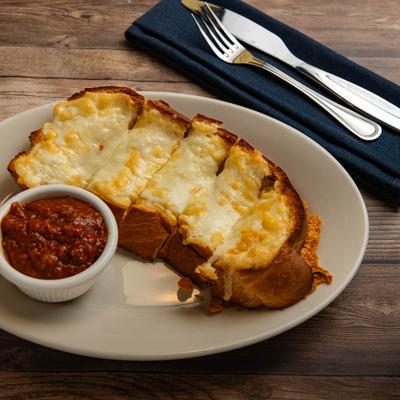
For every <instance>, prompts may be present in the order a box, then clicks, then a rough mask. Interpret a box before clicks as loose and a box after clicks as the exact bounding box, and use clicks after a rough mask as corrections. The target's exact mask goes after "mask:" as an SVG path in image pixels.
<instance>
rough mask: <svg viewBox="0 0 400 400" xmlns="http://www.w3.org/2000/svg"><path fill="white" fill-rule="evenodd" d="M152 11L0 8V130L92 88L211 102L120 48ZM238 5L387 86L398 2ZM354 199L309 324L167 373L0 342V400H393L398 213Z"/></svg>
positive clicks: (398, 351) (307, 0)
mask: <svg viewBox="0 0 400 400" xmlns="http://www.w3.org/2000/svg"><path fill="white" fill-rule="evenodd" d="M156 3H157V1H155V0H126V1H122V0H112V1H101V0H97V1H95V0H71V1H65V0H53V1H52V0H36V1H30V2H28V1H22V0H18V1H17V0H0V119H4V118H6V117H9V116H11V115H13V114H16V113H18V112H21V111H24V110H26V109H29V108H32V107H35V106H38V105H41V104H45V103H48V102H49V101H54V100H55V99H60V98H64V97H66V96H69V95H70V94H71V93H73V92H75V91H77V90H80V89H82V88H83V87H87V86H98V85H104V84H106V85H109V84H116V85H127V86H132V87H135V88H136V89H138V90H164V91H176V92H184V93H193V94H199V95H203V96H209V97H213V96H212V94H211V93H209V92H207V91H206V90H205V89H203V88H201V87H199V86H198V85H196V84H194V83H193V82H190V81H189V80H188V79H187V78H186V77H185V76H183V75H181V74H180V73H178V72H176V71H173V70H171V69H169V68H168V67H166V66H165V65H163V64H161V63H160V62H158V60H157V59H156V58H154V57H153V56H151V55H150V54H148V53H146V52H143V51H141V50H139V49H138V48H135V47H134V46H132V45H128V44H127V43H126V41H125V40H124V36H123V32H124V30H125V29H126V28H127V27H128V26H129V25H130V23H131V22H132V21H133V20H134V19H136V18H138V17H139V16H140V15H142V14H143V13H145V12H146V11H147V10H149V9H150V7H152V6H153V5H155V4H156ZM248 3H250V4H252V5H254V6H255V7H257V8H259V9H261V10H263V11H264V12H266V13H268V14H270V15H271V16H273V17H275V18H277V19H280V20H281V21H283V22H285V23H287V24H289V25H291V26H293V27H295V28H297V29H299V30H301V31H303V32H305V33H306V34H308V35H310V36H311V37H313V38H314V39H316V40H318V41H321V42H322V43H324V44H326V45H327V46H329V47H331V48H332V49H334V50H336V51H339V52H341V53H343V54H344V55H346V56H348V57H349V58H351V59H352V60H354V61H356V62H358V63H360V64H362V65H364V66H366V67H368V68H370V69H372V70H373V71H375V72H377V73H379V74H381V75H383V76H385V77H386V78H388V79H391V80H393V81H394V82H396V83H398V84H399V83H400V22H399V21H400V2H399V1H398V0H380V1H372V0H349V1H347V2H343V1H339V0H332V1H329V2H328V1H325V0H248ZM0 146H1V145H0ZM363 196H364V199H365V202H366V205H367V208H368V213H369V218H370V239H369V244H368V249H367V252H366V255H365V258H364V260H363V264H362V266H361V268H360V271H359V273H358V274H357V275H356V277H355V278H354V280H353V281H352V282H351V283H350V285H349V286H348V288H347V289H346V290H345V291H344V292H343V293H342V295H340V296H339V298H337V299H336V300H335V301H334V302H333V303H332V304H331V305H330V306H329V307H327V308H326V309H325V310H323V311H322V312H321V313H319V314H318V315H316V316H315V317H313V318H312V319H311V320H308V321H306V322H305V323H303V324H302V325H300V326H298V327H296V328H294V329H292V330H290V331H288V332H285V333H284V334H281V335H279V336H277V337H274V338H272V339H270V340H267V341H264V342H261V343H258V344H256V345H253V346H249V347H246V348H243V349H240V350H236V351H231V352H228V353H222V354H218V355H213V356H208V357H202V358H198V359H191V360H179V361H172V362H127V361H110V360H100V359H94V358H88V357H81V356H77V355H72V354H67V353H62V352H59V351H56V350H51V349H47V348H44V347H41V346H38V345H35V344H32V343H29V342H26V341H24V340H21V339H19V338H17V337H15V336H13V335H11V334H8V333H6V332H4V331H0V399H42V398H43V399H67V400H69V399H109V398H110V399H131V398H140V399H201V400H203V399H223V400H227V399H232V400H236V399H254V400H259V399H274V400H275V399H288V400H289V399H290V400H292V399H307V400H314V399H335V400H336V399H354V400H358V399H360V400H368V399H399V398H400V291H399V289H400V212H399V210H398V209H395V208H392V207H390V206H389V205H387V204H385V203H384V202H382V201H381V200H379V199H377V198H376V197H375V196H373V195H371V194H370V193H368V192H365V191H363Z"/></svg>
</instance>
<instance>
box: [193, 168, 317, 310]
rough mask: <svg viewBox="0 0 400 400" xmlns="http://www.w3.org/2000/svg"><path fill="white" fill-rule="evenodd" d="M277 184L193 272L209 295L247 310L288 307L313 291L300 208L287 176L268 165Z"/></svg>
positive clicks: (301, 204)
mask: <svg viewBox="0 0 400 400" xmlns="http://www.w3.org/2000/svg"><path fill="white" fill-rule="evenodd" d="M269 164H270V166H271V169H273V171H274V175H275V182H274V184H273V185H272V186H270V187H269V188H267V189H266V190H264V191H263V192H262V194H261V196H260V199H259V200H258V201H257V202H256V203H255V204H254V205H253V206H251V207H250V208H249V209H248V210H247V212H246V213H245V214H244V215H243V217H242V218H240V219H239V220H238V221H237V222H236V223H235V225H234V226H233V227H232V230H231V231H230V233H229V235H228V236H227V237H226V239H225V241H224V242H223V243H222V244H221V245H220V246H218V247H217V249H216V251H215V253H214V254H213V256H212V257H211V258H210V259H209V260H208V261H207V262H206V263H204V264H202V265H201V266H199V267H198V268H197V273H199V274H200V275H201V276H202V277H203V279H205V280H208V281H209V282H213V283H214V286H213V289H212V292H213V295H214V296H215V297H218V298H222V299H224V300H225V301H231V302H233V303H236V304H239V305H241V306H244V307H248V308H255V307H261V306H266V307H269V308H282V307H287V306H289V305H291V304H294V303H295V302H297V301H299V300H300V299H302V298H304V297H305V296H306V295H307V294H308V293H309V292H310V290H311V287H312V282H313V275H312V269H311V268H310V267H309V266H308V265H307V263H306V262H305V261H304V260H303V258H302V257H301V255H300V253H299V252H300V249H301V246H302V245H303V242H304V239H305V235H306V231H307V216H306V211H305V208H304V205H303V203H302V202H301V200H300V198H299V196H298V194H297V192H296V191H295V190H294V188H293V186H292V185H291V184H290V182H289V180H288V178H287V177H286V175H285V174H284V173H283V171H281V170H280V169H279V168H278V167H276V166H274V165H273V164H272V163H271V162H269Z"/></svg>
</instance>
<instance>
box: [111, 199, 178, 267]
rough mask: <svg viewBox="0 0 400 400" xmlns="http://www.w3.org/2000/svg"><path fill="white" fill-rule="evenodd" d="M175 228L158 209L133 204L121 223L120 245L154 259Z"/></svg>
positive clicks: (146, 257)
mask: <svg viewBox="0 0 400 400" xmlns="http://www.w3.org/2000/svg"><path fill="white" fill-rule="evenodd" d="M173 228H174V227H173V226H171V225H170V223H168V222H167V220H166V219H165V218H163V217H162V215H161V213H160V212H159V211H158V210H156V209H146V208H145V207H143V206H132V207H131V208H130V209H129V210H128V211H127V212H126V213H125V215H124V218H123V220H122V221H121V223H120V225H119V240H118V245H119V247H121V248H123V249H124V250H127V251H130V252H132V253H135V254H136V255H138V256H140V257H142V258H144V259H146V260H154V259H155V258H156V257H157V254H158V252H159V250H160V249H161V247H162V246H163V244H164V243H165V241H166V240H167V239H168V237H169V236H170V234H171V232H172V230H173Z"/></svg>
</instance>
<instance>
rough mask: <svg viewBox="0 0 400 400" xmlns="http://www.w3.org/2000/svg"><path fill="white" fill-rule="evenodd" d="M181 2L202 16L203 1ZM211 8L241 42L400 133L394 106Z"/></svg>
mask: <svg viewBox="0 0 400 400" xmlns="http://www.w3.org/2000/svg"><path fill="white" fill-rule="evenodd" d="M181 3H182V4H183V5H184V6H185V7H186V8H188V9H189V10H190V11H191V12H194V13H197V14H199V15H201V13H202V7H204V2H203V1H200V0H181ZM208 5H209V6H210V7H211V8H212V9H213V11H214V12H215V13H216V15H217V16H218V18H219V19H220V20H221V22H222V23H223V24H224V25H225V27H226V28H227V29H228V30H229V31H230V32H231V33H232V34H233V35H234V36H235V37H237V38H238V39H239V40H241V41H242V42H244V43H247V44H249V45H251V46H253V47H255V48H256V49H258V50H261V51H263V52H264V53H266V54H269V55H271V56H273V57H275V58H277V59H278V60H280V61H282V62H284V63H286V64H288V65H290V66H291V67H293V68H295V69H296V70H298V71H300V72H302V73H303V74H305V75H306V76H307V77H309V78H312V79H313V80H314V81H315V82H317V83H319V84H320V85H321V86H323V87H324V88H325V89H328V90H329V91H330V92H331V93H332V94H334V95H336V96H337V97H338V98H340V99H341V100H343V101H345V102H346V103H348V104H349V105H350V106H353V107H354V108H356V109H357V110H359V111H360V112H362V113H364V114H366V115H368V116H370V117H373V118H375V119H376V120H378V121H380V122H382V123H384V124H386V125H388V126H390V127H392V128H394V129H396V130H397V131H400V108H398V107H396V106H395V105H394V104H392V103H390V102H388V101H387V100H385V99H383V98H382V97H380V96H378V95H376V94H374V93H372V92H370V91H369V90H367V89H364V88H362V87H361V86H358V85H356V84H355V83H352V82H349V81H347V80H345V79H343V78H340V77H338V76H336V75H334V74H331V73H330V72H327V71H324V70H322V69H320V68H317V67H315V66H313V65H311V64H308V63H306V62H305V61H303V60H301V59H300V58H298V57H297V56H295V55H294V54H293V53H292V52H291V51H290V50H289V49H288V48H287V46H286V44H285V43H284V41H283V40H282V39H281V38H280V37H279V36H277V35H275V34H274V33H272V32H270V31H269V30H268V29H266V28H264V27H262V26H261V25H258V24H257V23H255V22H254V21H252V20H250V19H248V18H246V17H244V16H242V15H240V14H238V13H235V12H234V11H231V10H229V9H227V8H223V7H220V6H217V5H215V4H212V3H208Z"/></svg>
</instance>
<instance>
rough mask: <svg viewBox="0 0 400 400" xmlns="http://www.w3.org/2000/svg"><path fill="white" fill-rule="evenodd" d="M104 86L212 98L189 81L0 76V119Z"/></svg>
mask: <svg viewBox="0 0 400 400" xmlns="http://www.w3.org/2000/svg"><path fill="white" fill-rule="evenodd" d="M104 85H116V86H128V87H132V88H134V89H135V90H139V91H143V90H151V91H164V92H177V93H188V94H196V95H198V96H206V97H212V95H211V94H210V93H209V92H207V91H206V90H204V89H203V88H201V87H200V86H198V85H196V84H195V83H192V82H174V81H171V82H167V81H166V82H157V81H147V80H137V79H135V80H134V79H133V77H132V79H128V80H117V79H111V80H104V79H62V78H61V79H50V78H48V79H41V78H20V77H16V78H4V77H3V78H1V77H0V120H2V119H5V118H7V117H10V116H12V115H14V114H17V113H19V112H22V111H25V110H28V109H30V108H33V107H36V106H40V105H42V104H46V103H49V102H52V101H56V100H59V99H64V98H66V97H69V96H70V95H71V94H73V93H75V92H78V91H79V90H82V89H83V88H85V87H95V86H104Z"/></svg>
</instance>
